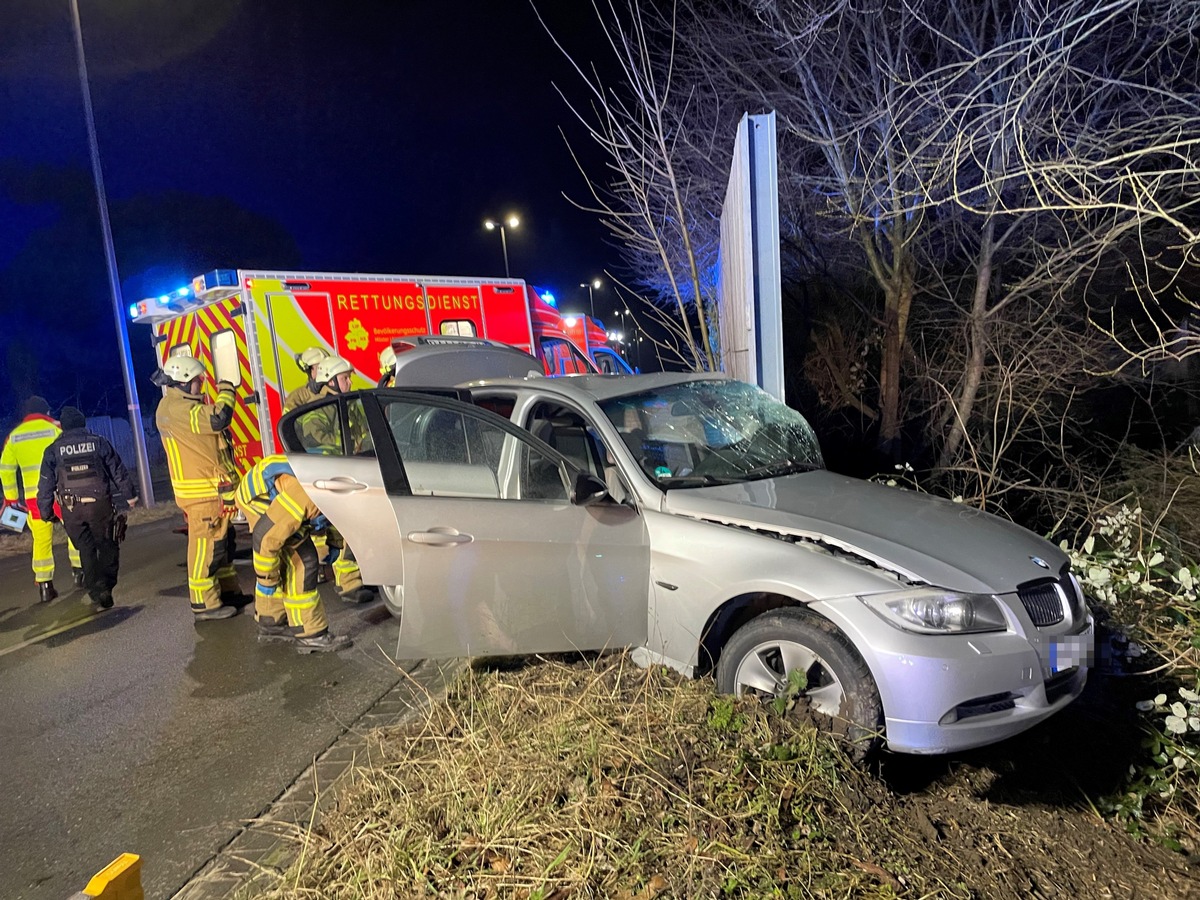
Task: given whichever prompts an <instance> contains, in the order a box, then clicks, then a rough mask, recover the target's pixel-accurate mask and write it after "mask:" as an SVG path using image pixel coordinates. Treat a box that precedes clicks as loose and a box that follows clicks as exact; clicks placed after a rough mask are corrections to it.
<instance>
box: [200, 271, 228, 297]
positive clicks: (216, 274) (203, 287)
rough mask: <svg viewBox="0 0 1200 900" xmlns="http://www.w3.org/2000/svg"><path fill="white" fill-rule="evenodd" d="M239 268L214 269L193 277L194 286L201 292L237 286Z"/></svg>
mask: <svg viewBox="0 0 1200 900" xmlns="http://www.w3.org/2000/svg"><path fill="white" fill-rule="evenodd" d="M237 286H238V274H237V269H213V270H212V271H211V272H205V273H204V274H203V275H197V276H196V277H195V278H193V279H192V288H193V289H194V290H195V291H196V293H197V294H199V293H200V292H201V291H211V290H212V289H213V288H219V287H237Z"/></svg>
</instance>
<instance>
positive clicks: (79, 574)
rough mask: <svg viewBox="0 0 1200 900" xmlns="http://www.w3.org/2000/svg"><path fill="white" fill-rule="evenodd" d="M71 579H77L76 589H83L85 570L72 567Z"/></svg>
mask: <svg viewBox="0 0 1200 900" xmlns="http://www.w3.org/2000/svg"><path fill="white" fill-rule="evenodd" d="M71 577H72V578H73V579H75V587H77V588H81V587H83V569H80V568H77V567H74V566H72V567H71Z"/></svg>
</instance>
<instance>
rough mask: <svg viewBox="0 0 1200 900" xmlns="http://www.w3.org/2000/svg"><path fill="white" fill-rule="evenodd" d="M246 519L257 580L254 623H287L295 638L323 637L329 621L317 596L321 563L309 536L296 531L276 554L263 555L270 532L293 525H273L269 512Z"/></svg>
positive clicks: (277, 523) (319, 596)
mask: <svg viewBox="0 0 1200 900" xmlns="http://www.w3.org/2000/svg"><path fill="white" fill-rule="evenodd" d="M271 508H272V509H273V508H274V507H271ZM246 518H247V520H248V521H249V524H250V535H251V539H252V540H253V542H254V571H255V575H256V577H257V579H258V583H257V584H256V585H255V589H254V618H255V620H257V621H258V622H261V623H262V624H264V625H282V624H283V623H284V622H285V621H286V622H287V624H288V627H289V628H290V629H291V631H292V633H293V634H295V635H296V636H297V637H316V636H317V635H320V634H324V633H325V632H326V631H328V630H329V620H328V619H327V618H326V617H325V606H324V604H323V603H322V602H321V595H320V594H319V593H317V570H318V569H319V567H320V563H319V562H318V560H317V548H316V547H315V546H313V541H312V537H311V536H310V535H308V534H306V533H304V532H296V533H295V534H293V535H291V536H290V537H289V538H287V540H286V541H285V542H284V544H283V546H282V548H281V549H280V550H279V552H278V554H277V555H271V554H268V553H264V552H263V550H262V548H263V543H264V540H266V541H269V536H270V534H271V532H272V530H273V529H286V528H290V527H292V525H293V523H291V522H283V523H279V522H276V521H275V520H274V519H272V517H271V512H270V509H268V511H267V512H266V513H265V514H263V515H256V514H255V513H254V511H253V510H247V511H246ZM276 546H278V544H276Z"/></svg>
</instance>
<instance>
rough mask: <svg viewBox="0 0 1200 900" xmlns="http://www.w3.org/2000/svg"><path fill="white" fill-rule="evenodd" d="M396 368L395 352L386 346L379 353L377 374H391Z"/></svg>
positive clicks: (389, 345) (389, 346)
mask: <svg viewBox="0 0 1200 900" xmlns="http://www.w3.org/2000/svg"><path fill="white" fill-rule="evenodd" d="M395 368H396V351H395V350H393V349H392V345H391V344H388V345H387V346H386V347H384V348H383V349H382V350H380V351H379V374H380V375H388V374H391V372H393V371H394V370H395Z"/></svg>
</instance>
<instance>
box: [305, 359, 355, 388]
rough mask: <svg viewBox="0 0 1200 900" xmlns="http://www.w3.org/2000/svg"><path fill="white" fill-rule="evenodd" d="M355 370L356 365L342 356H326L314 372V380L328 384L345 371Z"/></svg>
mask: <svg viewBox="0 0 1200 900" xmlns="http://www.w3.org/2000/svg"><path fill="white" fill-rule="evenodd" d="M353 371H354V367H353V366H351V365H350V363H348V362H346V360H344V359H342V358H341V357H340V356H326V357H325V358H324V359H323V360H321V361H320V362H319V363H317V371H316V372H315V373H314V374H313V381H314V382H316V383H317V384H328V383H329V382H331V381H333V379H335V378H337V376H339V375H341V374H342V373H343V372H353Z"/></svg>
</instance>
